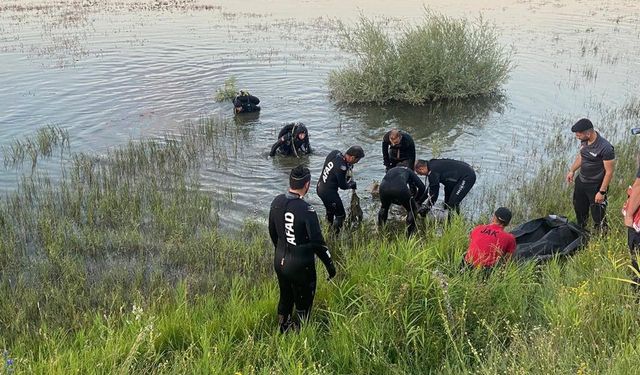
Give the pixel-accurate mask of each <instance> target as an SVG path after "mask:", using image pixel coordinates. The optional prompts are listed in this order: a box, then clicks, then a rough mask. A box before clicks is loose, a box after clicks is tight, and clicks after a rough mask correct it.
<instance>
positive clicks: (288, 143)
mask: <svg viewBox="0 0 640 375" xmlns="http://www.w3.org/2000/svg"><path fill="white" fill-rule="evenodd" d="M276 153H279V154H280V155H283V156H291V155H295V156H298V155H303V154H309V153H311V145H309V132H308V130H307V127H306V126H304V124H303V123H301V122H295V123H291V124H287V125H285V126H284V127H283V128H282V129H281V130H280V133H279V134H278V141H277V142H276V143H274V144H273V146H271V152H270V153H269V156H275V155H276Z"/></svg>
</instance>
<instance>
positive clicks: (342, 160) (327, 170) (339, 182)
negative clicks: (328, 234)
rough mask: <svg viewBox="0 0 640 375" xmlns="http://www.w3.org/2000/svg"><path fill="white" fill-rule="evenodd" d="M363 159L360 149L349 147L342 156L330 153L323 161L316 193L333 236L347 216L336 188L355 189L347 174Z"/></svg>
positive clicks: (354, 183)
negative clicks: (324, 210)
mask: <svg viewBox="0 0 640 375" xmlns="http://www.w3.org/2000/svg"><path fill="white" fill-rule="evenodd" d="M363 157H364V150H363V149H362V147H360V146H351V147H349V149H348V150H347V152H345V153H344V154H342V152H340V151H338V150H333V151H331V152H330V153H329V155H327V158H326V159H325V161H324V166H323V167H322V172H321V173H322V174H321V175H320V178H319V179H318V186H317V187H316V192H317V193H318V196H319V197H320V199H322V203H323V204H324V207H325V209H326V212H327V221H328V222H329V224H331V228H332V230H333V232H334V233H335V234H338V233H340V228H342V224H343V223H344V219H345V217H346V215H347V214H346V211H345V210H344V205H343V204H342V200H341V199H340V195H339V194H338V188H340V189H342V190H347V189H353V190H355V189H356V182H355V181H353V179H350V178H349V179H348V178H347V174H348V173H351V168H352V166H353V165H354V164H356V163H357V162H359V161H360V159H362V158H363Z"/></svg>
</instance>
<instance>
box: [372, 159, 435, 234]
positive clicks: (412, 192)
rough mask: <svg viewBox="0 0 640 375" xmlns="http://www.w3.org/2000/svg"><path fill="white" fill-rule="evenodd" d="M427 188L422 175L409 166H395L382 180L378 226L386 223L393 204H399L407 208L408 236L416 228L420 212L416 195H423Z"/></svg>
mask: <svg viewBox="0 0 640 375" xmlns="http://www.w3.org/2000/svg"><path fill="white" fill-rule="evenodd" d="M425 190H426V188H425V186H424V184H423V183H422V181H421V180H420V177H418V175H416V173H415V172H414V171H412V170H411V169H409V168H407V167H393V168H391V169H389V171H388V172H387V174H386V175H385V176H384V178H383V179H382V181H381V182H380V190H379V191H380V202H381V203H382V206H381V207H380V211H378V226H382V225H384V223H385V222H386V221H387V217H388V215H389V207H390V206H391V204H399V205H401V206H402V207H404V209H405V210H407V236H410V235H411V234H413V233H414V232H415V230H416V222H415V217H416V214H417V213H418V204H421V203H422V202H421V201H418V202H416V199H415V197H416V196H417V197H419V198H420V197H423V196H424V192H425Z"/></svg>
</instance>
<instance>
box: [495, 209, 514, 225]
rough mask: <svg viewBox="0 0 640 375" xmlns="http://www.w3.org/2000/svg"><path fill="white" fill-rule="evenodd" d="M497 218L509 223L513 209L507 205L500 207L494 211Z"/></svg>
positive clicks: (506, 223)
mask: <svg viewBox="0 0 640 375" xmlns="http://www.w3.org/2000/svg"><path fill="white" fill-rule="evenodd" d="M494 215H496V218H498V220H500V221H501V222H503V223H504V224H505V225H508V224H509V223H510V222H511V210H509V209H508V208H506V207H500V208H498V209H497V210H496V212H495V213H494Z"/></svg>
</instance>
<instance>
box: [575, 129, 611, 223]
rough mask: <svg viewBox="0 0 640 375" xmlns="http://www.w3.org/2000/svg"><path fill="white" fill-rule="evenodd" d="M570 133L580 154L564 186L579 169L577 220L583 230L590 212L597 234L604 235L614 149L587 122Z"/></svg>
mask: <svg viewBox="0 0 640 375" xmlns="http://www.w3.org/2000/svg"><path fill="white" fill-rule="evenodd" d="M571 131H572V132H573V133H575V135H576V138H578V139H579V140H580V151H579V152H578V155H577V156H576V159H575V161H574V162H573V164H571V167H570V168H569V172H568V173H567V177H566V180H567V182H568V183H572V182H573V181H574V174H575V173H576V171H577V170H578V169H580V173H579V174H578V176H577V177H576V178H575V188H574V190H573V209H574V210H575V212H576V220H577V221H578V225H580V226H581V227H582V228H585V227H586V225H587V219H588V217H589V211H591V217H592V218H593V223H594V227H595V228H596V230H600V231H606V230H607V221H606V217H605V213H606V208H607V191H608V189H609V183H610V182H611V178H612V177H613V171H614V168H615V153H614V150H613V146H612V145H611V143H609V141H607V140H606V139H604V137H602V136H601V135H600V133H598V132H597V131H595V130H594V129H593V124H592V123H591V121H589V120H588V119H586V118H583V119H580V120H578V122H576V123H575V124H574V125H573V126H572V127H571Z"/></svg>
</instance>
